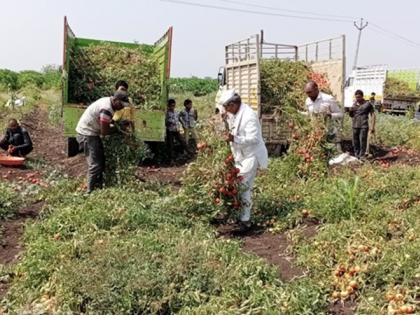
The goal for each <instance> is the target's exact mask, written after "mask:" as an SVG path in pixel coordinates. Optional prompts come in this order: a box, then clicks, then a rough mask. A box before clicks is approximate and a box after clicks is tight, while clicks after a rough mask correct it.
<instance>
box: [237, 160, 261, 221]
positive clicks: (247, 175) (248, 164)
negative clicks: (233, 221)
mask: <svg viewBox="0 0 420 315" xmlns="http://www.w3.org/2000/svg"><path fill="white" fill-rule="evenodd" d="M236 167H238V168H239V170H240V172H239V176H242V177H243V180H242V184H243V187H242V189H243V191H242V192H241V196H240V197H241V204H242V212H241V215H240V217H239V219H240V220H241V221H249V220H250V219H251V209H252V189H253V188H254V181H255V176H257V170H258V161H257V159H256V158H255V157H251V158H248V159H246V160H244V161H242V162H240V163H239V162H238V163H236Z"/></svg>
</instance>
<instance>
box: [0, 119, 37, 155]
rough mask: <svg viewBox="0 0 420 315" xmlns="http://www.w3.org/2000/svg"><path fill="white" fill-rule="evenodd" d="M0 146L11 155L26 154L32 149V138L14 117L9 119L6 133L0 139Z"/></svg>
mask: <svg viewBox="0 0 420 315" xmlns="http://www.w3.org/2000/svg"><path fill="white" fill-rule="evenodd" d="M0 148H2V149H3V150H5V151H7V152H8V153H9V154H10V155H12V156H22V157H23V156H26V155H27V154H29V153H30V152H31V151H32V149H33V146H32V140H31V137H30V136H29V133H28V131H27V130H26V129H25V128H23V127H21V126H20V125H19V123H18V122H17V120H16V119H10V120H9V124H8V128H7V129H6V134H5V135H4V137H3V138H2V139H1V140H0Z"/></svg>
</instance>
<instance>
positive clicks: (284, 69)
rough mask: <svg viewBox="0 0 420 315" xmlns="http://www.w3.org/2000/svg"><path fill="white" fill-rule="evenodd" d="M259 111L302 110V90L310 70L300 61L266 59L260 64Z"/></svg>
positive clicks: (303, 96)
mask: <svg viewBox="0 0 420 315" xmlns="http://www.w3.org/2000/svg"><path fill="white" fill-rule="evenodd" d="M260 74H261V110H262V112H263V113H272V112H273V111H275V110H276V109H277V108H284V107H293V108H296V109H301V110H302V109H304V108H303V106H304V104H305V98H306V96H305V93H304V92H303V88H304V86H305V83H306V82H307V81H308V78H309V74H310V69H309V67H308V66H307V65H306V64H305V63H304V62H300V61H289V60H280V59H268V60H263V61H262V62H261V68H260Z"/></svg>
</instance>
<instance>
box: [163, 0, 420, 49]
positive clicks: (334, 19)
mask: <svg viewBox="0 0 420 315" xmlns="http://www.w3.org/2000/svg"><path fill="white" fill-rule="evenodd" d="M160 1H162V2H170V3H175V4H183V5H189V6H195V7H202V8H210V9H217V10H223V11H231V12H241V13H248V14H255V15H265V16H279V17H284V18H295V19H301V20H313V21H328V22H350V21H353V20H350V18H351V17H350V16H339V15H328V14H325V15H324V14H320V13H315V12H309V11H297V10H286V9H280V8H275V7H269V6H263V5H258V4H254V3H250V2H243V1H235V0H219V1H224V2H229V3H232V4H238V5H245V6H253V7H258V8H264V9H270V10H276V11H284V12H294V13H302V14H303V13H304V14H309V15H313V16H307V15H294V14H280V13H272V12H265V11H256V10H248V9H241V8H233V7H225V6H218V5H211V4H204V3H197V2H190V1H185V0H160ZM314 15H316V16H319V17H316V16H314ZM322 16H325V17H322ZM370 24H371V26H372V30H373V31H375V32H378V33H381V34H383V35H386V36H388V37H391V38H394V39H398V40H400V41H403V42H405V43H406V44H410V45H411V46H412V47H416V48H419V47H420V43H417V42H415V41H413V40H411V39H408V38H407V37H405V36H402V35H399V34H397V33H395V32H392V31H389V30H387V29H385V28H382V27H381V26H379V25H378V24H375V23H372V22H370Z"/></svg>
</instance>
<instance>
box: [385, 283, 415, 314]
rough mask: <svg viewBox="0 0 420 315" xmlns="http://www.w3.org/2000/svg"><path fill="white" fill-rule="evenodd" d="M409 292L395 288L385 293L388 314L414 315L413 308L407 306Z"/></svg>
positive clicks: (401, 288)
mask: <svg viewBox="0 0 420 315" xmlns="http://www.w3.org/2000/svg"><path fill="white" fill-rule="evenodd" d="M409 293H410V292H409V291H408V290H407V289H405V288H403V287H401V286H395V287H393V288H392V289H391V290H389V291H388V292H387V293H386V296H385V298H386V300H387V301H388V303H389V304H388V314H393V315H400V314H414V312H415V306H414V305H411V304H407V302H408V301H409V299H410V297H409Z"/></svg>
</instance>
